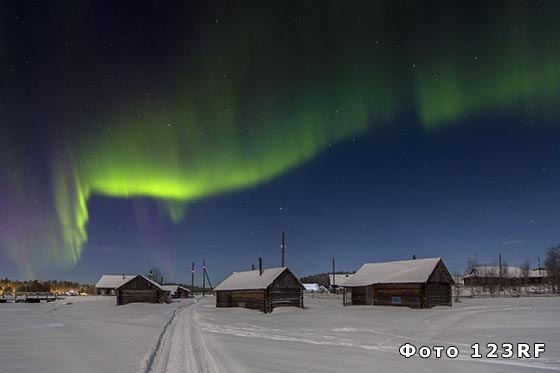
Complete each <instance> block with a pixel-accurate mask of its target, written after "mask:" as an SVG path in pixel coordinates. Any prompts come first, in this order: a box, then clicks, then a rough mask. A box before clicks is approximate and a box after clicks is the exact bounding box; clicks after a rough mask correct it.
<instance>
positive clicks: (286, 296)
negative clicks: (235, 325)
mask: <svg viewBox="0 0 560 373" xmlns="http://www.w3.org/2000/svg"><path fill="white" fill-rule="evenodd" d="M303 289H304V287H303V285H302V284H301V282H300V281H299V279H298V278H297V277H296V276H295V275H294V274H293V272H292V271H291V270H290V269H289V268H287V267H280V268H268V269H264V270H254V271H246V272H234V273H233V274H232V275H231V276H229V277H228V278H226V279H225V280H224V281H223V282H222V283H221V284H220V285H218V286H217V287H216V288H215V289H214V291H215V294H216V307H244V308H250V309H257V310H260V311H262V312H265V313H269V312H272V310H273V309H274V308H276V307H299V308H303Z"/></svg>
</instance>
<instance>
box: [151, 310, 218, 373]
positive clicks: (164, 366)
mask: <svg viewBox="0 0 560 373" xmlns="http://www.w3.org/2000/svg"><path fill="white" fill-rule="evenodd" d="M193 305H194V304H190V305H188V306H184V307H181V308H179V309H177V310H176V313H175V315H174V316H173V318H172V319H171V320H170V323H169V324H168V326H167V327H166V328H165V329H164V331H163V332H162V334H161V336H160V340H159V342H158V344H157V346H156V349H154V351H153V353H152V354H153V358H151V359H150V362H149V364H148V366H147V369H146V372H147V373H148V372H201V373H202V372H212V373H214V372H218V371H219V370H218V368H217V366H216V364H215V362H214V359H213V358H212V355H211V354H210V352H209V350H208V348H207V346H206V342H205V340H204V337H203V336H202V333H201V332H200V327H199V316H198V314H197V312H196V310H195V307H196V306H193ZM190 306H192V307H190Z"/></svg>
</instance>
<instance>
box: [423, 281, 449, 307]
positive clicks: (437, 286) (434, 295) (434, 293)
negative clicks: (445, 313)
mask: <svg viewBox="0 0 560 373" xmlns="http://www.w3.org/2000/svg"><path fill="white" fill-rule="evenodd" d="M427 293H428V307H434V306H451V298H452V297H451V284H449V283H447V282H429V283H428V285H427Z"/></svg>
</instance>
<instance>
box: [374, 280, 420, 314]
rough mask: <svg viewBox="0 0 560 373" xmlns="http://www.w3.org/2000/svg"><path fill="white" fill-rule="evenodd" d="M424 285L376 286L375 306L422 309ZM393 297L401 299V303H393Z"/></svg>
mask: <svg viewBox="0 0 560 373" xmlns="http://www.w3.org/2000/svg"><path fill="white" fill-rule="evenodd" d="M422 285H423V284H382V285H374V302H373V303H374V304H376V305H378V304H379V305H391V306H406V307H412V308H422V307H423V306H424V304H425V303H426V302H425V300H423V295H424V294H423V293H424V291H423V286H422ZM393 297H400V299H401V303H400V304H395V303H393Z"/></svg>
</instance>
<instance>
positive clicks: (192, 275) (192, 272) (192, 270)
mask: <svg viewBox="0 0 560 373" xmlns="http://www.w3.org/2000/svg"><path fill="white" fill-rule="evenodd" d="M191 298H194V262H192V269H191Z"/></svg>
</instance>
